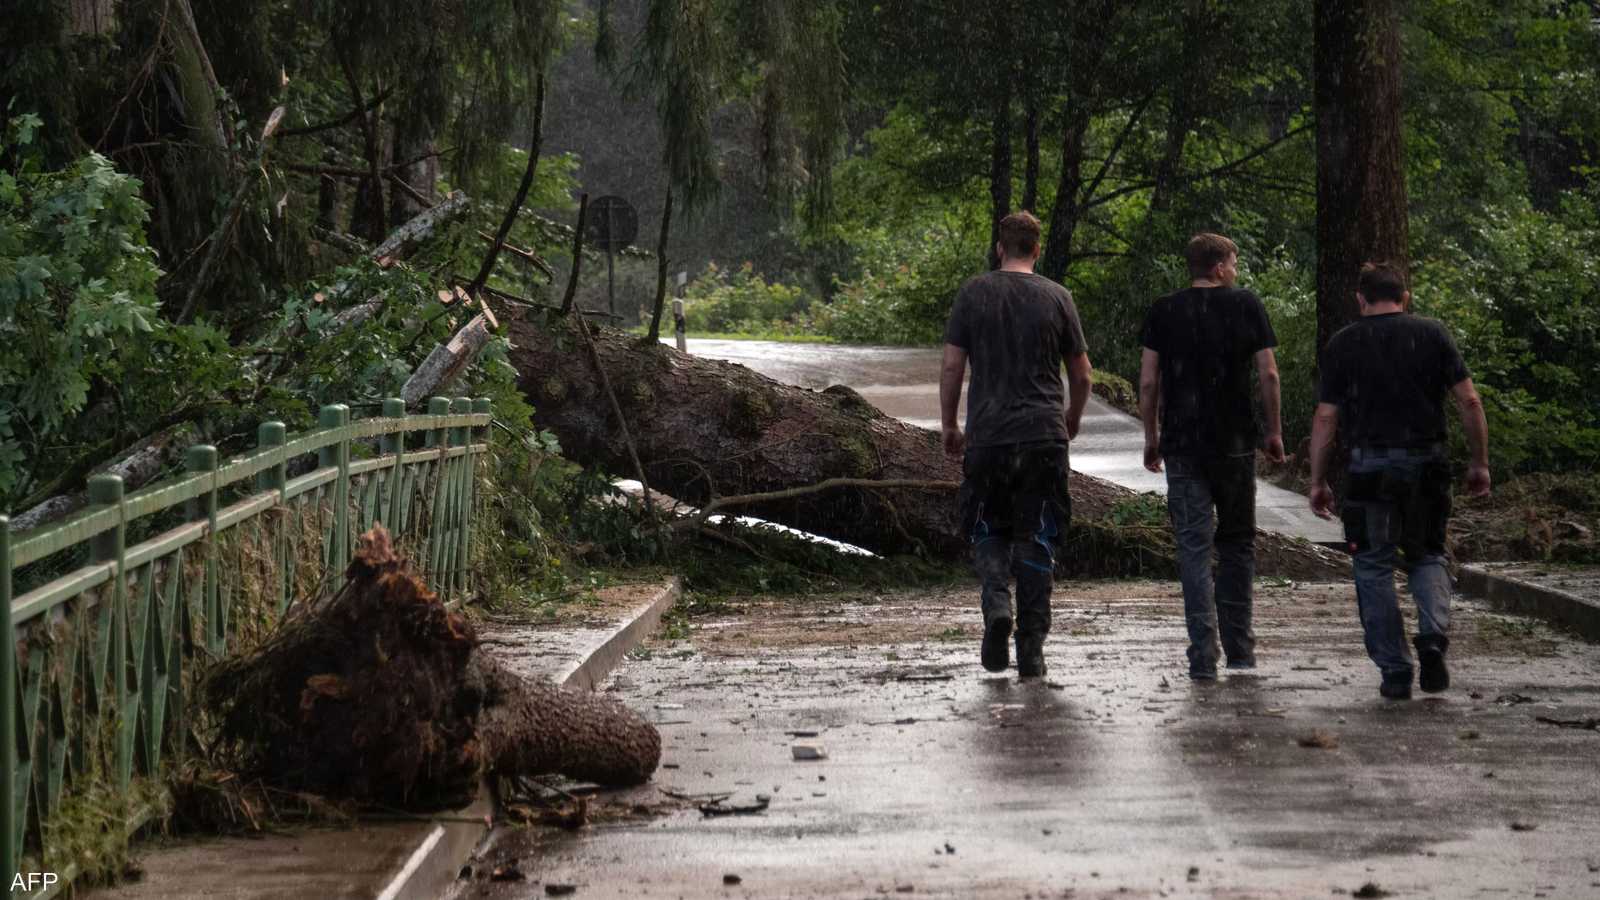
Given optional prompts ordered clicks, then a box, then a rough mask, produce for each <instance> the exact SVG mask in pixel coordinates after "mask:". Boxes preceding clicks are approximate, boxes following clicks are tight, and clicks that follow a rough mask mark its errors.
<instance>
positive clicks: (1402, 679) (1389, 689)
mask: <svg viewBox="0 0 1600 900" xmlns="http://www.w3.org/2000/svg"><path fill="white" fill-rule="evenodd" d="M1378 693H1380V694H1382V695H1383V696H1384V697H1386V698H1388V699H1390V700H1410V699H1411V670H1410V669H1403V670H1401V671H1399V672H1385V673H1383V683H1382V684H1380V685H1378Z"/></svg>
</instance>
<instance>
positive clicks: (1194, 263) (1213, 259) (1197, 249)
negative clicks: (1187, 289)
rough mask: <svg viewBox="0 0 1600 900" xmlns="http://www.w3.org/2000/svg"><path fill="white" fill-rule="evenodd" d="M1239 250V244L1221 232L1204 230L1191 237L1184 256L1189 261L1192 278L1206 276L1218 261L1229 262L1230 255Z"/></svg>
mask: <svg viewBox="0 0 1600 900" xmlns="http://www.w3.org/2000/svg"><path fill="white" fill-rule="evenodd" d="M1238 252H1239V245H1238V244H1235V243H1234V242H1233V241H1230V240H1228V239H1227V238H1225V237H1223V236H1222V235H1220V234H1212V233H1211V232H1209V231H1202V232H1200V233H1199V234H1197V235H1195V236H1194V237H1192V238H1189V246H1187V247H1185V248H1183V258H1184V259H1185V260H1186V261H1188V263H1189V277H1190V278H1204V277H1206V276H1207V275H1209V274H1211V270H1212V269H1214V268H1216V266H1217V264H1218V263H1222V262H1227V260H1228V257H1229V256H1230V255H1235V254H1237V253H1238Z"/></svg>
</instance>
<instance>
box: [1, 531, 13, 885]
mask: <svg viewBox="0 0 1600 900" xmlns="http://www.w3.org/2000/svg"><path fill="white" fill-rule="evenodd" d="M16 652H17V635H16V633H15V632H14V631H13V630H12V628H11V519H10V517H9V516H0V877H6V878H9V877H11V876H13V875H14V874H15V873H16V871H17V828H16V817H17V798H16V776H17V682H16V679H17V661H16V659H15V656H16ZM8 884H9V882H8Z"/></svg>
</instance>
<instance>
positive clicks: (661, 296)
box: [649, 185, 672, 343]
mask: <svg viewBox="0 0 1600 900" xmlns="http://www.w3.org/2000/svg"><path fill="white" fill-rule="evenodd" d="M671 228H672V186H671V185H667V203H666V207H665V208H664V209H662V211H661V240H659V241H658V242H657V243H656V304H655V308H654V309H653V310H652V311H651V313H650V334H649V340H650V341H651V342H652V343H653V342H655V341H658V340H660V339H661V310H662V308H663V307H665V306H666V304H667V263H668V260H667V235H668V234H669V233H671Z"/></svg>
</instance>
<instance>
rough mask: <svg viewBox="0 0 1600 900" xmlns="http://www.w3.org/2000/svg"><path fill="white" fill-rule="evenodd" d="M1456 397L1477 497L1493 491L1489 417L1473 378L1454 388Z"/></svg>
mask: <svg viewBox="0 0 1600 900" xmlns="http://www.w3.org/2000/svg"><path fill="white" fill-rule="evenodd" d="M1450 393H1451V395H1453V396H1454V397H1455V398H1456V408H1457V409H1458V410H1459V411H1460V413H1461V427H1462V429H1463V430H1465V431H1466V433H1467V448H1468V449H1469V450H1470V451H1471V452H1472V460H1471V461H1470V462H1469V463H1467V492H1468V493H1470V494H1471V495H1472V496H1474V497H1487V496H1488V495H1489V420H1488V419H1487V418H1485V417H1484V414H1483V398H1481V397H1479V396H1478V390H1477V388H1475V387H1473V386H1472V379H1471V378H1463V379H1461V381H1460V382H1459V383H1457V384H1456V385H1455V386H1454V387H1452V388H1451V389H1450Z"/></svg>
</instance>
